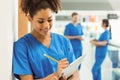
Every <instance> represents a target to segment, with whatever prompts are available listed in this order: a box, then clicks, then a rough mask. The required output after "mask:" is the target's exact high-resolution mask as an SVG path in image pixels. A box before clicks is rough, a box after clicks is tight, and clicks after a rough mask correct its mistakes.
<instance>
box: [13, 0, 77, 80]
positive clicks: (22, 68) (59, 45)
mask: <svg viewBox="0 0 120 80" xmlns="http://www.w3.org/2000/svg"><path fill="white" fill-rule="evenodd" d="M60 4H61V2H60V0H52V1H51V0H21V9H22V11H23V12H24V13H25V14H26V16H27V18H28V20H29V21H30V23H31V25H32V27H33V30H32V32H31V33H28V34H26V35H24V36H23V37H22V38H20V39H19V40H17V41H16V42H15V43H14V49H13V74H14V75H15V77H16V78H18V79H19V80H34V79H37V80H67V78H66V77H65V76H64V75H62V77H61V78H59V77H58V76H59V75H60V73H61V71H62V70H63V69H65V68H66V67H68V66H69V63H71V62H73V60H74V54H73V49H72V46H71V44H70V41H69V40H68V39H66V38H65V37H63V36H61V35H58V34H55V33H52V32H51V28H52V26H53V13H54V12H58V10H59V9H60V8H61V5H60ZM44 54H47V55H49V56H51V57H53V58H55V59H56V60H58V62H55V61H53V60H51V59H48V58H47V57H45V56H44ZM76 78H78V79H76ZM71 79H72V80H79V72H78V71H76V72H75V73H73V75H72V76H71V77H70V80H71Z"/></svg>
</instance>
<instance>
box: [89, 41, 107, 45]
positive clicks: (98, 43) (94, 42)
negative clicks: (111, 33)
mask: <svg viewBox="0 0 120 80" xmlns="http://www.w3.org/2000/svg"><path fill="white" fill-rule="evenodd" d="M91 43H92V44H93V45H95V46H105V45H107V43H108V41H95V40H92V41H91Z"/></svg>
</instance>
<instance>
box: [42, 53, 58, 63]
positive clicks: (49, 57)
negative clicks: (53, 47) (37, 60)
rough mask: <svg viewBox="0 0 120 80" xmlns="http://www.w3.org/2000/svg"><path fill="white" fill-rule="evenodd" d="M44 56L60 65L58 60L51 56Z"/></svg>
mask: <svg viewBox="0 0 120 80" xmlns="http://www.w3.org/2000/svg"><path fill="white" fill-rule="evenodd" d="M44 56H45V57H47V58H48V59H51V60H53V61H55V62H57V63H58V60H56V59H55V58H52V57H51V56H49V55H48V54H44Z"/></svg>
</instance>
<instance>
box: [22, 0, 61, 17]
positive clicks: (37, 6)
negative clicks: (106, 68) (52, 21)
mask: <svg viewBox="0 0 120 80" xmlns="http://www.w3.org/2000/svg"><path fill="white" fill-rule="evenodd" d="M20 7H21V9H22V11H23V12H24V13H25V14H26V15H27V14H29V15H30V16H31V17H33V15H34V14H35V13H36V12H37V11H38V10H41V9H47V8H50V9H51V10H52V11H53V12H55V13H57V12H58V10H61V0H21V4H20Z"/></svg>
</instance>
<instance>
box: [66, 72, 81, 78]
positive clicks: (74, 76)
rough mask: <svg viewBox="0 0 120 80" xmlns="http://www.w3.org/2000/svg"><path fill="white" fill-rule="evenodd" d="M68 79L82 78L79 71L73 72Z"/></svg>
mask: <svg viewBox="0 0 120 80" xmlns="http://www.w3.org/2000/svg"><path fill="white" fill-rule="evenodd" d="M68 80H80V74H79V71H76V72H74V73H73V75H72V76H71V77H70V78H69V79H68Z"/></svg>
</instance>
